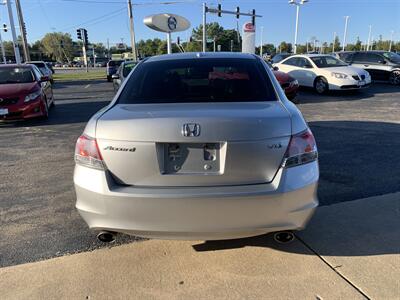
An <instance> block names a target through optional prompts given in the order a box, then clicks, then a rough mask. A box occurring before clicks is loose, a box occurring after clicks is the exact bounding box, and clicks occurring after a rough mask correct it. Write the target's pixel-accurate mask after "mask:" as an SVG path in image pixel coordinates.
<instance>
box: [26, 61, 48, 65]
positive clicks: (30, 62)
mask: <svg viewBox="0 0 400 300" xmlns="http://www.w3.org/2000/svg"><path fill="white" fill-rule="evenodd" d="M25 63H26V64H37V63H41V64H45V62H44V61H42V60H31V61H26V62H25Z"/></svg>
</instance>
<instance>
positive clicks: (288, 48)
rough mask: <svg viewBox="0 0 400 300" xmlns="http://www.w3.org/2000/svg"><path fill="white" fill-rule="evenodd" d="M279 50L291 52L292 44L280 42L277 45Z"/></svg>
mask: <svg viewBox="0 0 400 300" xmlns="http://www.w3.org/2000/svg"><path fill="white" fill-rule="evenodd" d="M279 50H280V52H287V53H291V52H292V44H291V43H286V42H281V44H280V45H279Z"/></svg>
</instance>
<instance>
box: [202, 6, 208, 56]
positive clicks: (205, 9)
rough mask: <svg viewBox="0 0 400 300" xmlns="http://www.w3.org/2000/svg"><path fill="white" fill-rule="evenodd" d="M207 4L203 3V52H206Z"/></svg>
mask: <svg viewBox="0 0 400 300" xmlns="http://www.w3.org/2000/svg"><path fill="white" fill-rule="evenodd" d="M207 9H208V8H207V4H206V3H205V2H204V3H203V52H206V50H207V44H206V43H207V31H206V21H207V18H206V14H207Z"/></svg>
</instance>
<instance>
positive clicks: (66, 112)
mask: <svg viewBox="0 0 400 300" xmlns="http://www.w3.org/2000/svg"><path fill="white" fill-rule="evenodd" d="M109 103H110V101H90V102H77V103H68V104H62V105H57V104H56V106H55V107H54V108H51V109H50V114H49V118H48V119H47V120H42V119H31V120H21V121H13V122H4V123H0V128H1V127H35V126H46V125H61V124H73V123H82V122H87V121H89V119H90V118H91V117H92V116H93V115H94V114H95V113H96V112H97V111H99V110H100V109H102V108H103V107H104V106H107V105H108V104H109Z"/></svg>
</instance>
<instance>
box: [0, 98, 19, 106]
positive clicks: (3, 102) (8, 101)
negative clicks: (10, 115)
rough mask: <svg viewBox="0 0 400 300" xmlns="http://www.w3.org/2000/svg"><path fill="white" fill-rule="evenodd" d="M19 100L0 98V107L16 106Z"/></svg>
mask: <svg viewBox="0 0 400 300" xmlns="http://www.w3.org/2000/svg"><path fill="white" fill-rule="evenodd" d="M18 100H19V98H18V97H15V98H0V106H4V105H12V104H17V103H18Z"/></svg>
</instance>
